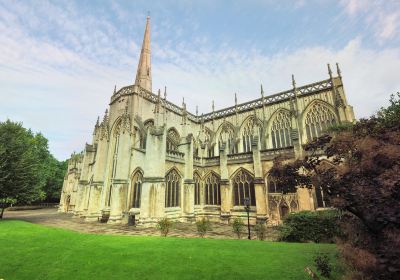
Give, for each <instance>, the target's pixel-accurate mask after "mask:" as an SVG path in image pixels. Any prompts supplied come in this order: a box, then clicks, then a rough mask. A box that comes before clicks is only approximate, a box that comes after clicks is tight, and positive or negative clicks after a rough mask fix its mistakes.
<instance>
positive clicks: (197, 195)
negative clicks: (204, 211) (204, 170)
mask: <svg viewBox="0 0 400 280" xmlns="http://www.w3.org/2000/svg"><path fill="white" fill-rule="evenodd" d="M193 180H194V205H200V204H201V199H200V198H201V179H200V176H199V174H198V173H197V172H195V173H194V175H193Z"/></svg>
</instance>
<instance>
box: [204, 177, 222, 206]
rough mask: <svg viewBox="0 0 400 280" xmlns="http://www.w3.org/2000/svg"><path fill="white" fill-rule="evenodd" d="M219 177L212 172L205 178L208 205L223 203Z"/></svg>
mask: <svg viewBox="0 0 400 280" xmlns="http://www.w3.org/2000/svg"><path fill="white" fill-rule="evenodd" d="M219 181H220V180H219V177H218V176H217V175H216V174H214V173H210V174H209V175H208V176H207V178H206V179H205V180H204V197H205V204H206V205H221V190H220V182H219Z"/></svg>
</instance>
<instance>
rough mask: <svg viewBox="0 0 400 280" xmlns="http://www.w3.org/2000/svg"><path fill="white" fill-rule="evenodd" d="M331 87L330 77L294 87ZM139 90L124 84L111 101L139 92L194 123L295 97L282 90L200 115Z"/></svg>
mask: <svg viewBox="0 0 400 280" xmlns="http://www.w3.org/2000/svg"><path fill="white" fill-rule="evenodd" d="M332 87H333V85H332V82H331V80H330V79H328V80H323V81H319V82H316V83H312V84H308V85H304V86H301V87H298V88H296V93H297V96H298V97H301V96H305V95H308V94H311V93H316V92H319V91H322V90H328V89H331V88H332ZM137 88H138V89H139V92H137V93H136V92H134V90H133V89H134V86H133V85H131V86H126V87H123V88H121V89H120V90H118V91H117V92H116V93H115V94H114V95H113V96H112V97H111V102H110V103H113V102H114V101H115V100H117V99H118V98H119V97H120V96H123V95H130V94H139V95H140V96H142V97H143V98H145V99H147V100H148V101H150V102H152V103H157V102H160V104H161V106H162V107H165V108H167V110H169V111H172V112H174V113H176V114H178V115H180V116H183V115H186V116H187V118H188V119H189V120H191V121H192V122H195V123H200V122H207V121H210V120H213V119H219V118H224V117H227V116H230V115H233V114H236V112H237V113H241V112H245V111H249V110H253V109H255V108H261V107H262V106H263V105H264V106H267V105H270V104H273V103H278V102H284V101H287V100H289V99H291V98H294V97H295V93H294V89H290V90H286V91H282V92H279V93H276V94H273V95H269V96H265V97H264V98H258V99H255V100H252V101H249V102H245V103H241V104H238V105H237V106H231V107H228V108H225V109H222V110H218V111H215V112H211V113H207V114H204V115H202V116H196V115H194V114H192V113H190V112H187V111H186V110H185V109H183V108H181V107H179V106H177V105H175V104H173V103H172V102H169V101H168V100H165V99H163V98H160V99H159V98H158V95H156V94H154V93H151V92H150V91H147V90H145V89H143V88H141V87H137Z"/></svg>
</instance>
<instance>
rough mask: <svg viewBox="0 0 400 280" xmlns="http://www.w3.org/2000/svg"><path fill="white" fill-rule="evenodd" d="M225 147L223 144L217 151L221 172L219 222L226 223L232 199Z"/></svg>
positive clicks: (229, 214)
mask: <svg viewBox="0 0 400 280" xmlns="http://www.w3.org/2000/svg"><path fill="white" fill-rule="evenodd" d="M225 148H226V146H225V144H223V145H222V146H221V148H220V151H219V167H220V172H221V180H220V191H221V220H222V222H225V223H228V222H229V218H230V217H231V208H232V197H231V187H230V184H229V174H228V156H227V151H226V149H225Z"/></svg>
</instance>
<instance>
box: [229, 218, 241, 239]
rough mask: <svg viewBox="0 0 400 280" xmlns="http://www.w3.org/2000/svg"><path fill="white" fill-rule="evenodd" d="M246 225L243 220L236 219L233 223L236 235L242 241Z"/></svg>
mask: <svg viewBox="0 0 400 280" xmlns="http://www.w3.org/2000/svg"><path fill="white" fill-rule="evenodd" d="M243 227H244V223H243V221H242V219H241V218H235V219H234V220H233V223H232V229H233V232H234V233H235V234H236V236H237V238H238V239H240V238H241V235H242V233H243Z"/></svg>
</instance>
